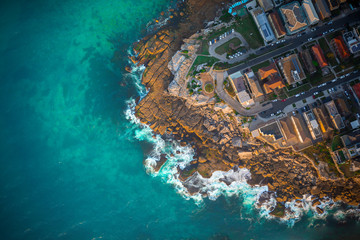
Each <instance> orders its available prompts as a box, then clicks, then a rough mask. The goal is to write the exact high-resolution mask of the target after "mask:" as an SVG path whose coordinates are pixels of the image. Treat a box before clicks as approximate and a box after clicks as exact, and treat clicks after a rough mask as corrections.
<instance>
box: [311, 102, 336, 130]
mask: <svg viewBox="0 0 360 240" xmlns="http://www.w3.org/2000/svg"><path fill="white" fill-rule="evenodd" d="M312 111H313V113H314V115H315V117H316V120H317V121H318V123H319V127H320V129H321V132H322V133H327V132H329V131H331V130H333V128H332V127H331V125H330V122H329V121H328V119H329V117H328V116H327V114H326V112H325V111H324V109H322V108H321V107H318V108H313V109H312Z"/></svg>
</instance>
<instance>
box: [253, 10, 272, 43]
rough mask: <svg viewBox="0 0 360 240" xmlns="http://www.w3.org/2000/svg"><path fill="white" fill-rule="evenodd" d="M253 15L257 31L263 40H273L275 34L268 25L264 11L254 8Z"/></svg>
mask: <svg viewBox="0 0 360 240" xmlns="http://www.w3.org/2000/svg"><path fill="white" fill-rule="evenodd" d="M253 15H254V17H255V23H256V25H257V27H258V29H259V32H260V34H261V36H262V37H263V39H264V40H265V42H271V41H273V40H275V35H274V33H273V31H272V29H271V27H270V23H269V21H268V19H267V17H266V15H265V13H264V12H263V11H262V10H260V9H257V10H254V11H253Z"/></svg>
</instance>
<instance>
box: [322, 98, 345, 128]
mask: <svg viewBox="0 0 360 240" xmlns="http://www.w3.org/2000/svg"><path fill="white" fill-rule="evenodd" d="M325 107H326V109H327V111H328V113H329V115H330V119H331V121H332V123H333V125H334V127H335V128H336V129H338V130H340V129H343V128H345V124H344V122H343V120H342V119H341V116H340V114H339V112H338V110H337V108H336V106H335V102H334V100H331V101H330V102H327V103H325Z"/></svg>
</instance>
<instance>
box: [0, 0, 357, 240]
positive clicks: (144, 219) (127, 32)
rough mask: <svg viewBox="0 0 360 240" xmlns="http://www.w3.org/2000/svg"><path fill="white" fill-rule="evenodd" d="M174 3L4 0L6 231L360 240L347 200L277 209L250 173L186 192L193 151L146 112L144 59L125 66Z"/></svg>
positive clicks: (1, 64) (1, 165) (0, 89)
mask: <svg viewBox="0 0 360 240" xmlns="http://www.w3.org/2000/svg"><path fill="white" fill-rule="evenodd" d="M174 4H175V3H174V2H173V1H166V0H136V1H134V0H93V1H89V0H62V1H59V0H32V1H25V0H5V1H4V0H2V1H1V3H0V239H4V240H7V239H76V240H80V239H89V240H90V239H94V240H95V239H274V240H275V239H360V235H359V234H360V225H359V222H358V220H356V219H357V217H356V216H355V217H353V218H351V219H350V218H348V217H346V215H345V212H344V211H340V210H337V209H333V210H331V211H328V213H326V214H325V215H324V216H321V217H317V216H316V215H315V214H314V213H313V212H312V211H303V213H302V214H301V217H300V218H297V219H296V221H291V220H288V221H278V220H276V219H270V218H269V216H268V214H267V213H266V211H265V212H264V211H260V210H259V209H257V208H255V207H254V205H255V200H256V199H255V198H256V194H257V193H258V192H259V191H262V189H261V188H251V187H250V186H248V185H246V184H245V183H244V182H241V183H239V185H237V186H233V188H226V186H223V185H221V184H220V183H214V184H212V185H211V186H212V187H211V189H209V198H210V199H209V198H201V197H200V196H195V197H193V198H190V197H189V196H186V193H184V189H183V187H182V186H181V184H180V183H179V182H178V181H177V180H176V176H175V175H174V172H173V170H174V167H176V166H178V165H180V166H181V164H186V163H187V162H188V161H189V160H191V158H192V155H193V152H191V150H190V149H188V148H181V147H179V146H178V145H176V143H175V142H171V141H170V142H169V141H164V140H162V139H161V138H160V136H157V137H156V138H152V137H151V131H150V130H149V129H148V128H146V126H142V125H141V124H139V123H138V122H137V120H136V119H135V118H134V115H133V107H134V106H133V104H134V99H135V98H136V97H138V96H139V95H142V96H143V94H145V91H144V89H142V87H141V86H140V85H139V77H140V76H141V68H138V69H135V70H134V72H133V73H126V72H125V71H124V70H123V69H124V67H125V66H126V65H127V64H128V58H127V57H128V54H129V49H130V47H131V44H132V43H133V42H135V41H136V40H138V39H140V38H141V37H142V36H144V35H145V34H146V31H147V28H148V27H149V23H154V19H157V18H158V17H159V16H160V13H161V11H165V12H167V10H168V9H169V8H170V7H174ZM114 53H115V56H116V57H114ZM177 148H178V149H180V150H179V151H182V153H183V154H182V156H177V159H173V160H172V161H169V163H168V164H167V165H165V166H164V168H163V169H162V170H161V172H160V173H154V172H152V171H151V162H152V161H154V159H153V158H156V157H158V154H159V152H164V151H173V150H171V149H177ZM175 157H176V156H175ZM145 160H146V161H145ZM144 163H145V165H146V166H147V167H145V166H144ZM247 174H248V173H247ZM216 184H218V186H217V185H216ZM215 199H216V200H215ZM334 213H335V214H336V215H334Z"/></svg>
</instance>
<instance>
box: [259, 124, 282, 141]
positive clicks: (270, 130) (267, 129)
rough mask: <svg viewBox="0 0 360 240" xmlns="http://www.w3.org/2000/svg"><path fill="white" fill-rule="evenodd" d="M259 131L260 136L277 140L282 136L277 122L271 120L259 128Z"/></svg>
mask: <svg viewBox="0 0 360 240" xmlns="http://www.w3.org/2000/svg"><path fill="white" fill-rule="evenodd" d="M259 132H260V134H261V135H262V136H265V137H270V138H271V139H272V140H273V141H277V140H279V139H281V138H283V135H282V133H281V131H280V128H279V125H278V123H277V122H273V123H270V124H267V125H265V126H264V127H261V128H259Z"/></svg>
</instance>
